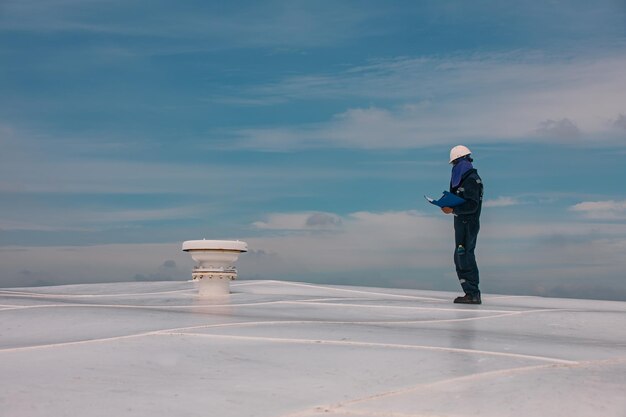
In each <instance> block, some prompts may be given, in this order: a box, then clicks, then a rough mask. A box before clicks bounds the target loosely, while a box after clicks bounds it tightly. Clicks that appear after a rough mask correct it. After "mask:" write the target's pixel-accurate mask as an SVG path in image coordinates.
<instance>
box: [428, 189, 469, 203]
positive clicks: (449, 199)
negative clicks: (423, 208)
mask: <svg viewBox="0 0 626 417" xmlns="http://www.w3.org/2000/svg"><path fill="white" fill-rule="evenodd" d="M424 198H425V199H426V200H427V201H428V202H429V203H430V204H434V205H435V206H438V207H456V206H460V205H461V204H463V203H465V200H464V199H463V198H461V197H458V196H456V195H454V194H452V193H450V192H448V191H444V192H443V195H442V196H441V198H439V200H435V199H434V198H430V197H427V196H424Z"/></svg>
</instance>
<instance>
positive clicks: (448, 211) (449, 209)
mask: <svg viewBox="0 0 626 417" xmlns="http://www.w3.org/2000/svg"><path fill="white" fill-rule="evenodd" d="M441 211H443V212H444V213H446V214H452V213H453V212H454V210H452V209H451V208H450V207H441Z"/></svg>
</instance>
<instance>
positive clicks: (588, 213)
mask: <svg viewBox="0 0 626 417" xmlns="http://www.w3.org/2000/svg"><path fill="white" fill-rule="evenodd" d="M570 210H571V211H573V212H577V213H581V214H582V215H583V217H585V218H587V219H594V220H625V219H626V200H624V201H614V200H607V201H585V202H582V203H578V204H576V205H574V206H572V207H570Z"/></svg>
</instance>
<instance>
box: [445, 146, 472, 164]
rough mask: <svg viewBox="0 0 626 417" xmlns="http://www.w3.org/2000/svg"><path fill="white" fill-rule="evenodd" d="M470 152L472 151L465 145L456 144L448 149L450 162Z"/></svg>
mask: <svg viewBox="0 0 626 417" xmlns="http://www.w3.org/2000/svg"><path fill="white" fill-rule="evenodd" d="M471 153H472V151H470V150H469V148H468V147H467V146H463V145H457V146H455V147H454V148H452V149H450V163H452V162H453V161H454V160H455V159H459V158H461V157H463V156H466V155H469V154H471Z"/></svg>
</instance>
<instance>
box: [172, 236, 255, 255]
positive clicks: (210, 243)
mask: <svg viewBox="0 0 626 417" xmlns="http://www.w3.org/2000/svg"><path fill="white" fill-rule="evenodd" d="M183 250H184V251H188V250H234V251H239V252H248V244H247V243H246V242H242V241H240V240H206V239H202V240H187V241H185V242H183Z"/></svg>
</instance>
